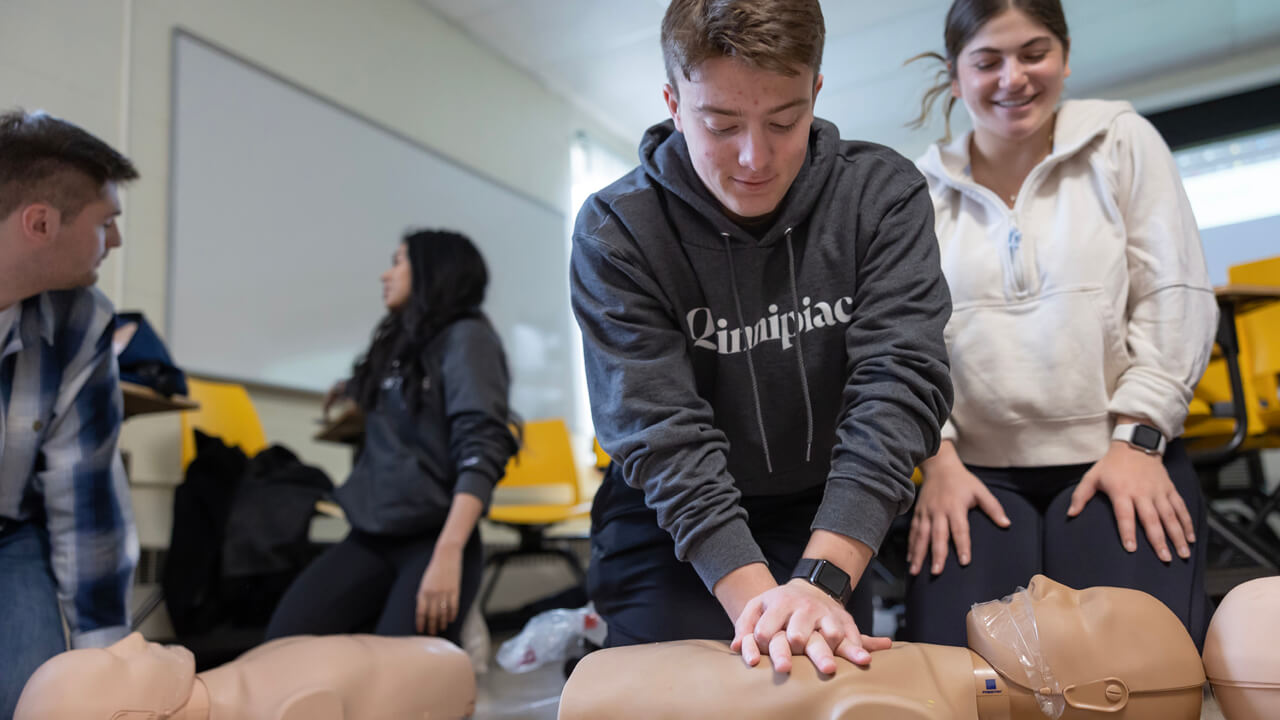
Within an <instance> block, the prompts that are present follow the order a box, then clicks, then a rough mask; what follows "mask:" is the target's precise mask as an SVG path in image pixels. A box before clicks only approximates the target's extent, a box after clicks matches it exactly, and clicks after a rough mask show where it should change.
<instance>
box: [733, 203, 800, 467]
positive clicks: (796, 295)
mask: <svg viewBox="0 0 1280 720" xmlns="http://www.w3.org/2000/svg"><path fill="white" fill-rule="evenodd" d="M786 236H787V265H788V266H789V267H790V268H791V302H792V303H794V305H793V307H795V312H796V324H797V326H798V325H799V324H800V291H799V290H798V289H797V288H796V253H795V250H794V249H793V248H792V247H791V228H787V232H786ZM739 314H741V311H739ZM739 322H741V321H739ZM803 338H804V332H803V330H802V329H800V328H799V327H797V328H796V336H795V343H796V362H797V363H799V366H800V390H801V394H802V395H803V396H804V411H805V414H806V415H807V416H808V417H807V419H808V421H809V432H808V435H806V436H805V446H804V461H805V462H809V455H810V454H811V453H812V452H813V402H812V401H810V400H809V374H808V373H806V372H805V369H804V340H803Z"/></svg>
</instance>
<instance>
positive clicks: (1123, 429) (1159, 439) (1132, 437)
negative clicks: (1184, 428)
mask: <svg viewBox="0 0 1280 720" xmlns="http://www.w3.org/2000/svg"><path fill="white" fill-rule="evenodd" d="M1111 439H1112V440H1123V441H1125V442H1127V443H1129V444H1130V445H1132V446H1133V447H1136V448H1138V449H1139V450H1141V451H1142V452H1144V453H1146V454H1148V455H1163V454H1164V446H1165V445H1166V444H1167V442H1166V440H1165V439H1164V435H1162V434H1161V433H1160V431H1159V430H1158V429H1156V428H1154V427H1151V426H1150V425H1143V424H1142V423H1120V424H1118V425H1116V429H1115V430H1113V431H1112V432H1111Z"/></svg>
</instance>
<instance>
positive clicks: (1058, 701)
mask: <svg viewBox="0 0 1280 720" xmlns="http://www.w3.org/2000/svg"><path fill="white" fill-rule="evenodd" d="M979 606H982V607H983V608H984V609H985V610H984V612H982V613H978V616H979V617H983V618H984V621H983V627H984V629H985V630H986V632H987V635H988V636H989V637H991V639H992V640H994V641H995V642H997V643H999V644H1001V645H1003V646H1005V647H1007V648H1009V649H1010V650H1013V652H1014V654H1015V655H1017V657H1018V664H1019V666H1020V667H1021V668H1022V672H1023V677H1022V678H1021V680H1022V681H1023V683H1022V684H1023V685H1025V686H1026V687H1029V688H1031V690H1032V692H1034V693H1035V697H1036V702H1038V703H1039V704H1040V711H1041V712H1043V713H1044V714H1045V715H1046V716H1048V717H1051V718H1055V719H1056V718H1060V717H1062V712H1063V710H1065V709H1066V701H1065V700H1064V699H1063V697H1062V688H1061V687H1060V686H1059V685H1058V680H1057V678H1055V677H1054V675H1053V670H1052V668H1050V667H1049V664H1048V663H1047V662H1045V659H1044V655H1043V654H1042V653H1041V652H1040V632H1039V629H1038V628H1037V627H1036V616H1035V612H1034V611H1033V610H1032V607H1031V598H1030V596H1028V594H1027V590H1026V588H1018V589H1017V590H1016V591H1015V592H1014V593H1013V594H1012V595H1007V596H1005V597H1003V598H1001V599H1000V600H993V601H991V602H987V603H979V604H978V605H975V606H974V607H979ZM1012 679H1013V680H1018V679H1019V678H1012Z"/></svg>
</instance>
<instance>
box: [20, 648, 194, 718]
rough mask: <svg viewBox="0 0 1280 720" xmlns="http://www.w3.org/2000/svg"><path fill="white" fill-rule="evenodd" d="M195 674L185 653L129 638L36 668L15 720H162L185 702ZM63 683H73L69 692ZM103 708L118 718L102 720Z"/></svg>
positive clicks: (52, 660) (71, 654)
mask: <svg viewBox="0 0 1280 720" xmlns="http://www.w3.org/2000/svg"><path fill="white" fill-rule="evenodd" d="M195 668H196V663H195V658H194V657H193V656H192V655H191V651H190V650H187V649H186V648H184V647H180V646H177V645H159V644H157V643H153V642H147V641H146V640H145V639H143V637H142V636H141V635H139V634H138V633H133V634H132V635H129V636H128V637H126V638H125V639H123V640H121V641H120V642H118V643H116V644H114V645H112V646H110V647H107V648H100V649H99V648H95V649H83V650H73V651H70V652H65V653H62V654H60V655H57V656H55V657H53V658H52V659H50V660H49V661H48V662H46V663H45V664H43V665H41V666H40V669H38V670H36V672H35V674H34V675H32V676H31V679H30V680H29V681H27V685H26V688H25V689H24V690H23V693H22V698H21V699H20V700H19V702H18V708H17V711H16V713H15V717H20V718H44V717H82V718H85V719H86V720H94V719H96V718H99V717H101V718H103V720H106V718H108V717H110V718H111V719H112V720H133V718H132V717H131V715H132V714H134V713H136V717H137V718H138V720H141V719H142V718H153V717H167V716H168V714H170V713H172V712H173V711H175V710H177V709H178V708H179V707H182V705H183V704H185V703H186V702H187V698H188V697H189V696H190V695H191V686H192V684H193V683H194V682H195V674H196V672H195ZM67 678H75V685H74V687H68V684H67ZM102 708H114V709H118V710H119V711H122V712H120V714H115V715H102Z"/></svg>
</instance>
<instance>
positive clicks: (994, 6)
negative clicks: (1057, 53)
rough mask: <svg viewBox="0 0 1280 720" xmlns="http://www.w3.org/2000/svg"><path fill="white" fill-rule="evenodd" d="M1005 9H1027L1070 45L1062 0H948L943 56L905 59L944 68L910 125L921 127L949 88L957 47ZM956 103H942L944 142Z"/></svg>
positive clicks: (951, 99)
mask: <svg viewBox="0 0 1280 720" xmlns="http://www.w3.org/2000/svg"><path fill="white" fill-rule="evenodd" d="M1006 10H1021V11H1022V12H1023V13H1026V15H1027V17H1029V18H1031V19H1032V20H1034V21H1036V22H1038V23H1040V24H1041V25H1043V26H1044V27H1045V28H1046V29H1047V30H1048V31H1049V32H1051V33H1053V35H1054V36H1055V37H1057V38H1058V40H1059V41H1061V42H1062V47H1063V49H1064V50H1066V49H1070V47H1071V36H1070V34H1069V33H1068V32H1067V16H1066V14H1064V13H1063V11H1062V2H1061V0H955V2H953V3H951V9H950V10H948V11H947V22H946V29H945V30H944V31H943V41H944V43H945V47H946V49H947V54H946V56H945V57H943V56H942V55H939V54H938V53H936V52H924V53H920V54H919V55H916V56H915V57H913V58H911V59H910V60H908V61H907V62H908V63H913V62H915V61H916V60H921V59H924V58H931V59H934V60H938V61H939V62H941V63H943V68H942V69H940V70H938V74H937V76H936V78H935V84H934V86H933V87H931V88H929V89H928V90H927V91H925V94H924V97H923V98H921V100H920V116H919V117H917V118H916V119H915V120H913V121H911V122H910V123H907V125H908V126H909V127H913V128H917V129H918V128H921V127H924V124H925V122H926V121H927V120H928V119H929V113H930V112H931V111H932V110H933V103H934V102H935V101H937V99H938V98H940V97H942V96H943V95H944V94H946V93H947V91H948V90H949V89H950V88H951V82H952V81H953V80H955V72H956V70H955V68H956V58H957V57H959V55H960V51H961V50H963V49H964V46H965V45H968V44H969V41H970V40H972V39H973V36H974V35H977V34H978V31H980V30H981V29H982V26H984V25H986V24H987V23H988V22H990V21H991V20H992V19H993V18H995V17H996V16H997V15H1000V14H1001V13H1003V12H1004V11H1006ZM955 105H956V98H955V97H954V96H952V97H949V98H947V100H946V102H945V103H944V104H943V109H942V117H943V119H944V120H945V121H946V129H947V134H946V135H945V136H944V137H943V141H944V142H946V141H947V140H950V139H951V109H952V108H953V107H955Z"/></svg>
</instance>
